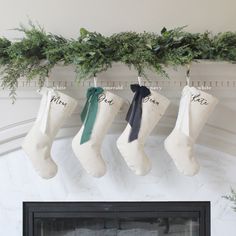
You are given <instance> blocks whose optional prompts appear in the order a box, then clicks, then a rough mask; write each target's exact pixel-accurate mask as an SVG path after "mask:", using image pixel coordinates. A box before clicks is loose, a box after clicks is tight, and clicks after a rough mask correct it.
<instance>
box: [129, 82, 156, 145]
mask: <svg viewBox="0 0 236 236" xmlns="http://www.w3.org/2000/svg"><path fill="white" fill-rule="evenodd" d="M130 88H131V90H132V91H133V92H134V93H135V94H134V97H133V100H132V103H131V105H130V107H129V110H128V113H127V115H126V121H127V122H128V123H129V124H130V126H131V132H130V135H129V142H132V141H134V140H135V139H137V138H138V133H139V130H140V125H141V118H142V101H143V98H145V97H147V96H148V95H150V94H151V92H150V90H149V89H148V88H147V87H146V86H140V85H138V84H131V85H130Z"/></svg>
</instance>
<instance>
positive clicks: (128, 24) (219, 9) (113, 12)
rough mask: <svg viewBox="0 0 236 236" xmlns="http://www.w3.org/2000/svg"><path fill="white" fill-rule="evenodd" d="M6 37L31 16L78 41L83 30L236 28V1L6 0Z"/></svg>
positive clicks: (0, 13)
mask: <svg viewBox="0 0 236 236" xmlns="http://www.w3.org/2000/svg"><path fill="white" fill-rule="evenodd" d="M0 3H1V6H0V34H1V35H3V34H4V35H6V36H7V35H11V36H12V35H15V34H14V32H9V31H7V29H12V28H15V27H17V26H18V25H19V22H22V23H26V22H27V17H29V18H31V19H32V20H36V21H38V22H39V23H40V24H42V25H43V26H45V28H46V29H47V30H48V31H51V32H54V33H58V34H62V35H65V36H68V37H76V36H77V35H78V32H79V28H80V27H86V28H88V29H89V30H92V31H93V30H94V31H99V32H101V33H104V34H111V33H114V32H119V31H125V30H136V31H144V30H148V31H155V32H158V31H159V30H160V29H161V28H162V27H163V26H166V27H170V28H172V27H178V26H184V25H188V26H189V27H188V28H187V29H188V30H189V31H194V32H198V31H199V32H200V31H205V30H212V31H214V32H219V31H227V30H232V31H235V30H236V16H235V9H236V1H234V0H224V1H221V0H207V1H204V0H178V1H176V0H41V1H37V0H21V1H16V0H1V2H0Z"/></svg>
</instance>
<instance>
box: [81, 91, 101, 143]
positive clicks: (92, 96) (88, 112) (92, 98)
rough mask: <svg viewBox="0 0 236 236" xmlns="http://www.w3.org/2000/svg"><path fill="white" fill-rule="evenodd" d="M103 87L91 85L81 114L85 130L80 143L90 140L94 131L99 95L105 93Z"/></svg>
mask: <svg viewBox="0 0 236 236" xmlns="http://www.w3.org/2000/svg"><path fill="white" fill-rule="evenodd" d="M103 91H104V90H103V88H101V87H91V88H89V89H88V91H87V101H86V103H85V106H84V108H83V111H82V113H81V115H80V117H81V120H82V122H83V124H84V130H83V133H82V136H81V140H80V144H83V143H85V142H87V141H89V139H90V136H91V134H92V131H93V126H94V123H95V120H96V116H97V110H98V96H99V95H100V94H101V93H103Z"/></svg>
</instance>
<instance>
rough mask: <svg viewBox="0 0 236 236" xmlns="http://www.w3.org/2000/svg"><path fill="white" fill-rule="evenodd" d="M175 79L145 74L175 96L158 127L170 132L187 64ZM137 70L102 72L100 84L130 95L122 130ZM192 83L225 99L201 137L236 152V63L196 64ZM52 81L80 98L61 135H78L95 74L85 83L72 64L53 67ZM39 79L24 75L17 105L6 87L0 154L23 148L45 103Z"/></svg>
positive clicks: (117, 128) (1, 96)
mask: <svg viewBox="0 0 236 236" xmlns="http://www.w3.org/2000/svg"><path fill="white" fill-rule="evenodd" d="M168 73H169V75H170V79H161V78H159V77H158V76H156V74H154V73H152V72H149V73H148V78H149V79H150V80H146V79H143V81H142V82H143V83H144V84H145V85H146V86H150V87H152V88H153V89H157V90H158V91H159V92H160V93H161V94H163V95H164V96H166V97H168V98H169V99H170V100H171V102H172V103H171V105H170V106H169V108H168V110H167V112H166V114H165V116H164V117H163V118H162V120H161V122H160V124H159V125H158V127H157V128H156V129H155V131H154V132H153V134H154V135H156V134H158V135H161V136H166V135H168V133H169V132H170V131H171V129H172V128H173V126H174V124H175V120H176V116H177V111H178V103H179V98H180V94H181V89H182V88H183V86H184V85H185V84H186V80H185V73H186V68H184V67H180V68H178V70H172V69H168ZM136 78H137V74H136V72H135V71H133V70H129V69H128V68H127V67H125V66H124V65H120V64H117V65H114V66H113V68H112V69H110V70H109V71H108V72H106V73H103V74H101V75H99V77H98V85H100V86H103V87H105V88H106V89H110V90H112V91H113V92H114V93H116V94H118V95H120V96H122V97H123V98H125V100H126V101H127V103H126V104H125V105H124V106H123V108H122V109H121V112H120V114H119V115H118V116H117V117H116V120H115V121H114V123H113V126H112V128H111V129H110V132H115V133H117V132H121V131H122V129H123V128H124V125H125V119H124V118H125V114H126V112H127V109H128V104H129V101H130V100H131V97H132V93H131V91H130V90H129V85H130V84H131V83H137V79H136ZM190 82H191V85H192V86H196V87H199V88H201V89H204V90H206V91H208V92H209V93H212V94H213V95H215V96H216V97H217V98H218V99H219V104H218V106H217V108H216V109H215V111H214V112H213V114H212V115H211V117H210V119H209V120H208V123H207V125H206V126H205V127H204V129H203V131H202V133H201V135H200V137H199V139H198V143H199V144H201V145H204V146H208V147H211V148H213V149H216V150H219V151H222V152H225V153H229V154H232V155H236V122H235V119H236V102H235V101H236V65H234V64H230V63H226V62H209V61H201V62H197V63H193V64H192V66H191V81H190ZM48 85H49V86H53V87H56V88H59V89H61V90H65V93H68V94H70V95H71V96H74V97H75V98H77V99H78V100H79V105H78V107H77V109H76V111H75V112H74V114H73V115H72V116H71V117H70V118H69V119H68V120H67V122H66V123H65V125H64V126H63V128H62V129H61V130H60V132H59V134H58V136H57V138H64V137H69V136H73V135H74V134H75V133H76V132H77V131H78V129H79V127H80V125H81V124H80V117H79V114H80V112H81V110H82V107H83V104H84V100H85V92H86V89H87V88H88V87H89V86H93V80H87V81H85V82H81V83H80V84H78V83H76V82H75V73H74V69H73V68H72V67H62V66H58V67H56V68H55V69H54V71H53V72H52V74H51V76H50V79H49V80H48ZM37 89H38V87H37V81H31V82H30V83H29V82H26V81H25V80H23V79H22V80H21V81H19V88H18V90H17V100H16V103H15V104H14V105H12V104H11V100H10V99H9V97H8V92H9V91H1V92H0V104H1V113H0V114H1V118H0V156H3V154H5V153H8V152H11V151H13V150H16V149H19V148H20V144H21V142H22V138H23V137H24V136H25V134H26V133H27V132H28V130H29V129H30V127H31V126H32V124H33V122H34V120H35V117H36V114H37V110H38V107H39V102H40V96H39V95H38V93H37V92H36V91H37Z"/></svg>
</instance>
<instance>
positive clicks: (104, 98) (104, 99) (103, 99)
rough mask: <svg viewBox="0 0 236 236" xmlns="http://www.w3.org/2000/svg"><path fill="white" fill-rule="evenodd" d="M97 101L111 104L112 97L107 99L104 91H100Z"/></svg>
mask: <svg viewBox="0 0 236 236" xmlns="http://www.w3.org/2000/svg"><path fill="white" fill-rule="evenodd" d="M98 102H105V103H107V104H109V105H113V104H114V101H113V99H108V98H107V97H106V94H104V93H102V94H100V95H99V96H98Z"/></svg>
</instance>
